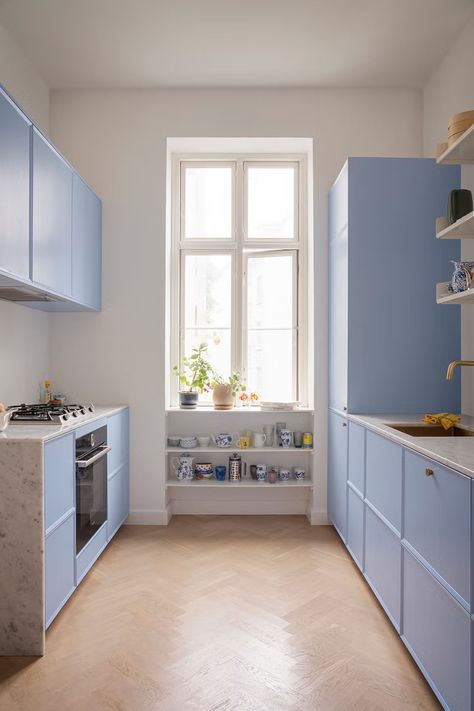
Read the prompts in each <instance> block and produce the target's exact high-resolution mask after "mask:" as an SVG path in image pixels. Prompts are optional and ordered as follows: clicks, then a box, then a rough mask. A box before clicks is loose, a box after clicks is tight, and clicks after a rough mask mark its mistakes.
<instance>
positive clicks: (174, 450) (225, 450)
mask: <svg viewBox="0 0 474 711" xmlns="http://www.w3.org/2000/svg"><path fill="white" fill-rule="evenodd" d="M165 451H166V453H167V454H180V453H181V454H183V452H186V453H187V454H199V453H202V454H205V453H206V452H208V453H213V454H232V452H239V454H254V453H255V454H258V453H268V454H271V453H273V454H276V453H278V454H287V453H293V454H295V453H296V454H298V453H303V454H313V452H314V449H307V448H306V447H304V448H303V447H247V448H246V449H239V447H188V448H186V447H167V448H166V450H165Z"/></svg>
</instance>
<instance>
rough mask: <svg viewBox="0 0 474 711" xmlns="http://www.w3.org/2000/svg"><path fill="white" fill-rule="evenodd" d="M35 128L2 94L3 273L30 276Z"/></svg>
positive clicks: (0, 229) (0, 218) (0, 255)
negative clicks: (32, 165)
mask: <svg viewBox="0 0 474 711" xmlns="http://www.w3.org/2000/svg"><path fill="white" fill-rule="evenodd" d="M30 141H31V124H30V122H29V121H28V120H27V119H26V118H25V117H24V116H23V114H21V113H20V111H19V110H18V109H17V108H16V107H15V105H14V104H13V103H12V102H11V101H10V99H9V98H8V97H7V96H6V95H5V94H4V93H3V92H2V91H1V90H0V269H4V270H5V271H8V272H11V273H12V274H16V275H17V276H21V277H23V278H24V279H29V276H30Z"/></svg>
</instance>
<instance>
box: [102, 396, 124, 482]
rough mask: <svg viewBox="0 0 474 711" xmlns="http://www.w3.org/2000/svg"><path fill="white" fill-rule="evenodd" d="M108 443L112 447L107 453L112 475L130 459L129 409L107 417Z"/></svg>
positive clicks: (109, 469)
mask: <svg viewBox="0 0 474 711" xmlns="http://www.w3.org/2000/svg"><path fill="white" fill-rule="evenodd" d="M107 443H108V444H109V445H110V447H112V450H111V451H110V452H109V454H108V455H107V456H108V471H109V475H110V474H113V473H114V472H115V471H116V470H117V469H118V468H119V467H120V466H122V465H123V464H125V463H126V462H127V461H128V410H121V411H120V412H118V413H117V414H116V415H112V416H111V417H108V418H107Z"/></svg>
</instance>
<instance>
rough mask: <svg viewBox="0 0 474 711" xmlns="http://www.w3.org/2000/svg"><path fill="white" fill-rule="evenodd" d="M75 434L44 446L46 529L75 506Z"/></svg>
mask: <svg viewBox="0 0 474 711" xmlns="http://www.w3.org/2000/svg"><path fill="white" fill-rule="evenodd" d="M74 488H75V466H74V436H73V435H72V434H69V435H65V436H64V437H58V439H54V440H52V441H51V442H47V443H46V444H45V447H44V506H45V515H44V523H45V530H47V529H48V528H49V527H50V526H52V525H53V524H54V523H56V521H58V520H59V519H60V518H61V517H62V516H64V514H66V513H67V512H68V511H70V510H71V509H72V508H74Z"/></svg>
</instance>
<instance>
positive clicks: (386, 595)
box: [365, 506, 402, 628]
mask: <svg viewBox="0 0 474 711" xmlns="http://www.w3.org/2000/svg"><path fill="white" fill-rule="evenodd" d="M401 556H402V553H401V544H400V541H399V539H398V538H397V536H396V535H395V534H394V533H393V531H392V530H391V529H390V528H389V527H388V526H386V525H385V524H384V523H383V521H381V519H379V517H378V516H377V515H376V514H375V513H374V512H373V511H372V510H371V509H370V507H369V506H366V509H365V575H366V576H367V579H368V580H369V582H370V583H371V584H372V586H373V588H374V589H375V591H376V592H377V594H378V596H379V598H380V600H381V602H382V603H383V605H384V607H385V609H386V611H387V612H388V613H389V616H390V617H391V618H392V622H394V623H395V625H396V626H397V628H398V627H399V625H400V579H401Z"/></svg>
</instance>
